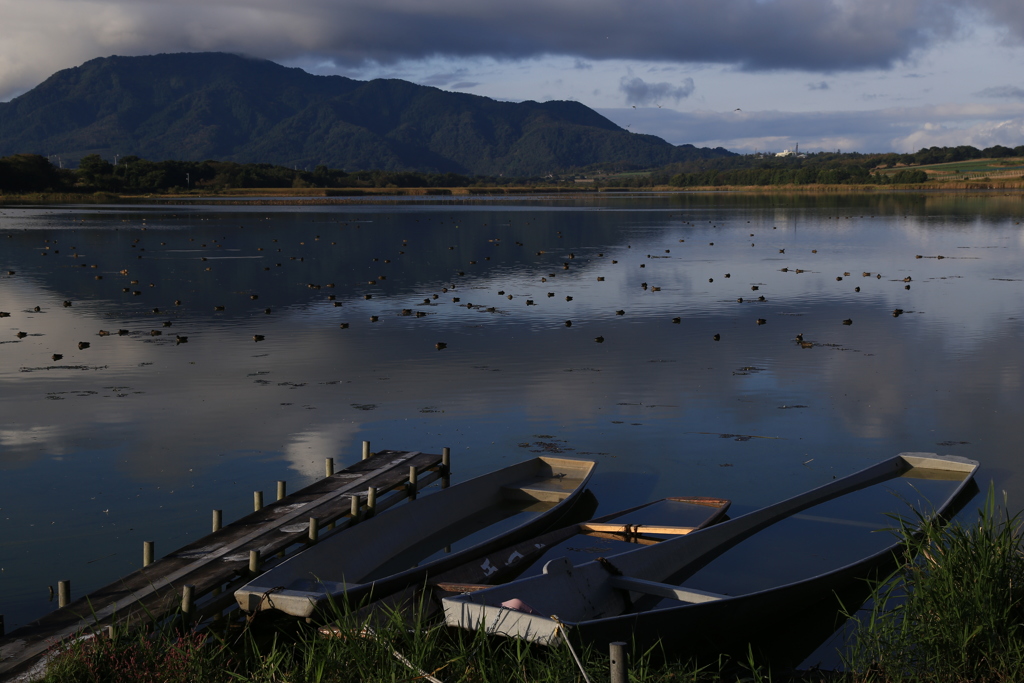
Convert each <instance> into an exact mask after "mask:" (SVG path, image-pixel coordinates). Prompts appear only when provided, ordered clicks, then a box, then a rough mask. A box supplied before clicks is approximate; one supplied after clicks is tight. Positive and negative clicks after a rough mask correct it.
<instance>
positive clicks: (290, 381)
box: [0, 194, 1024, 630]
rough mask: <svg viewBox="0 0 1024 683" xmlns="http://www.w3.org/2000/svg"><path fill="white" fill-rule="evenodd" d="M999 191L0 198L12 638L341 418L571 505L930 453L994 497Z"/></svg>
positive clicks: (349, 445)
mask: <svg viewBox="0 0 1024 683" xmlns="http://www.w3.org/2000/svg"><path fill="white" fill-rule="evenodd" d="M1022 214H1024V203H1022V198H1021V196H1019V195H1015V196H1004V195H1002V194H991V195H980V196H979V195H970V196H966V195H965V196H947V195H922V194H889V195H875V194H861V195H829V194H820V195H729V194H673V195H608V196H575V197H556V198H550V197H523V198H517V199H455V198H444V199H436V200H428V199H424V198H395V199H393V200H390V201H388V200H385V201H376V202H372V203H371V202H369V201H367V202H360V201H352V202H349V203H340V202H339V203H336V204H323V205H320V204H313V203H299V204H298V205H258V206H257V205H232V204H229V203H227V202H221V203H211V204H172V203H170V202H168V203H163V204H160V203H150V204H144V205H132V206H128V205H115V206H103V205H95V206H94V205H81V206H27V207H13V206H4V207H0V311H3V312H5V313H9V314H10V315H9V316H4V317H2V318H0V530H2V540H0V614H4V615H5V617H6V625H7V629H8V630H13V629H14V628H16V627H18V626H19V625H22V624H24V623H25V622H27V621H29V620H31V619H33V618H35V617H38V616H39V615H41V614H43V613H45V612H47V611H49V610H52V609H54V607H55V602H53V601H51V599H50V595H49V592H48V586H54V587H56V584H57V582H58V581H59V580H62V579H71V581H72V594H73V596H79V595H82V594H83V593H85V592H87V591H89V590H91V589H94V588H97V587H100V586H102V585H105V584H107V583H109V582H111V581H112V580H114V579H116V578H117V577H118V576H121V575H123V574H126V573H128V572H130V571H132V570H134V569H135V568H137V567H138V566H140V564H141V560H142V543H143V541H155V542H156V552H157V556H158V557H159V556H161V555H163V554H164V553H167V552H170V551H171V550H173V549H175V548H177V547H179V546H182V545H184V544H185V543H187V542H189V541H191V540H194V539H196V538H198V537H200V536H202V535H204V534H205V533H207V532H208V531H209V527H210V511H211V510H212V509H214V508H221V509H223V510H224V519H225V522H228V521H231V520H234V519H237V518H238V517H240V516H242V515H244V514H246V513H247V512H249V511H251V508H252V492H253V491H254V490H263V491H265V492H266V495H267V496H268V497H272V496H273V492H274V489H275V484H274V482H275V481H276V480H280V479H283V480H287V482H288V488H289V490H290V491H294V490H297V489H299V488H300V487H302V486H304V485H305V484H307V483H309V482H311V481H313V480H314V479H315V478H316V477H319V476H323V468H324V459H325V458H326V457H334V458H335V459H336V460H337V461H338V463H339V465H338V466H339V467H340V466H343V465H344V464H348V463H351V462H354V461H356V460H358V459H359V457H360V448H361V442H362V441H363V440H369V441H370V442H371V444H372V447H373V448H374V449H378V448H381V449H383V448H392V449H408V450H422V451H428V452H440V449H441V448H442V447H445V446H448V447H451V449H452V460H453V479H454V480H455V481H461V480H464V479H466V478H469V477H472V476H474V475H477V474H480V473H483V472H485V471H488V470H491V469H494V468H495V467H498V466H502V465H504V464H507V463H511V462H514V461H518V460H522V459H525V458H528V457H532V456H533V455H534V454H536V453H562V454H565V455H570V456H576V457H585V458H591V459H594V460H596V461H597V462H598V463H599V465H598V470H597V474H596V475H595V477H594V479H593V481H592V485H591V490H592V492H593V493H594V495H595V496H596V497H597V500H598V502H599V508H598V512H599V513H606V512H611V511H614V510H616V509H619V508H623V507H626V506H629V505H635V504H639V503H641V502H645V501H648V500H651V499H653V498H658V497H662V496H668V495H706V496H717V497H725V498H731V499H732V500H733V501H734V503H733V508H732V514H738V513H740V512H743V511H746V510H750V509H754V508H756V507H760V506H762V505H765V504H768V503H772V502H775V501H777V500H781V499H783V498H785V497H788V496H790V495H793V494H796V493H798V492H800V491H802V490H805V489H808V488H811V487H813V486H816V485H819V484H822V483H824V482H826V481H830V480H831V479H832V478H833V477H834V476H842V475H845V474H849V473H851V472H854V471H856V470H859V469H861V468H863V467H865V466H867V465H869V464H871V463H874V462H876V461H879V460H882V459H885V458H888V457H891V456H893V455H895V454H897V453H899V452H903V451H925V452H937V453H941V454H954V455H961V456H966V457H970V458H974V459H977V460H979V461H980V462H981V463H982V469H981V471H980V473H979V480H978V483H979V486H981V488H982V489H983V490H984V489H986V488H987V486H988V484H989V482H993V483H994V486H995V488H996V490H997V491H998V492H1002V491H1005V492H1006V494H1007V496H1008V500H1009V504H1010V507H1011V508H1012V509H1013V510H1014V511H1015V510H1017V509H1019V508H1020V507H1021V504H1020V500H1021V494H1022V493H1024V482H1022V479H1021V470H1022V467H1021V465H1020V464H1019V463H1018V462H1017V456H1018V454H1019V453H1020V452H1021V451H1022V445H1024V444H1022V442H1024V430H1021V429H1020V425H1021V423H1022V422H1024V386H1022V373H1024V344H1022V343H1021V338H1022V331H1024V322H1022V321H1024V282H1022V279H1024V268H1022V265H1021V264H1022V263H1024V233H1022V230H1021V226H1020V224H1019V221H1020V220H1021V216H1022ZM9 271H13V274H8V273H9ZM36 307H38V309H37V308H36ZM896 311H902V312H901V313H898V314H894V312H896ZM570 323H571V324H570ZM101 330H102V331H104V332H110V334H103V333H102V332H101ZM119 330H123V331H124V333H123V334H119V333H118V332H119ZM19 333H25V335H24V336H18V335H19ZM257 335H258V338H259V339H260V341H255V340H254V339H255V338H257V337H256V336H257ZM798 335H802V336H801V337H800V338H798ZM179 337H181V338H187V341H182V342H179V341H178V338H179ZM80 342H82V344H80ZM85 344H88V346H85ZM439 346H441V347H443V348H438V347H439ZM1000 495H1001V494H1000ZM269 499H270V498H268V500H269ZM979 502H980V497H979V499H976V500H975V501H974V502H973V504H974V505H975V508H976V505H977V503H979ZM975 508H971V509H969V510H967V511H965V513H964V514H967V515H969V516H970V515H973V509H975Z"/></svg>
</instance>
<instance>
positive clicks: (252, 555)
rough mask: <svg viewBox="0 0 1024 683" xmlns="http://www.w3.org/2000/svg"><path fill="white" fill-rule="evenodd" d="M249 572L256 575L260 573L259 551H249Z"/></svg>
mask: <svg viewBox="0 0 1024 683" xmlns="http://www.w3.org/2000/svg"><path fill="white" fill-rule="evenodd" d="M249 571H250V572H251V573H253V574H256V573H258V572H259V571H260V551H259V550H250V551H249Z"/></svg>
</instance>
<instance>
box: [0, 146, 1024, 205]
mask: <svg viewBox="0 0 1024 683" xmlns="http://www.w3.org/2000/svg"><path fill="white" fill-rule="evenodd" d="M1016 156H1022V157H1024V145H1021V146H1018V147H1015V148H1012V149H1011V148H1009V147H1004V146H1001V145H996V146H994V147H988V148H985V149H978V148H976V147H971V146H969V145H961V146H958V147H928V148H924V149H921V150H919V151H918V152H916V153H914V154H897V153H887V154H861V153H856V152H854V153H846V154H843V153H840V152H838V151H837V152H834V153H833V152H817V153H814V154H805V155H800V156H795V155H793V156H789V157H773V156H764V155H760V156H758V155H736V156H729V157H721V158H712V159H693V160H690V161H687V162H684V163H677V164H672V165H670V166H666V167H663V168H660V169H655V170H653V171H650V172H647V173H637V174H634V175H626V176H623V175H617V176H615V177H613V178H605V179H601V178H598V181H597V182H596V183H595V186H598V187H600V186H602V185H615V186H618V187H636V188H642V187H652V186H657V185H672V186H675V187H709V186H710V187H718V186H726V185H750V186H767V185H822V184H824V185H863V184H874V185H889V184H910V183H923V182H925V181H927V180H928V176H927V174H926V173H925V172H924V171H922V170H919V169H914V168H912V166H919V165H923V164H935V163H946V162H954V161H969V160H971V159H983V158H1006V157H1016ZM900 166H903V167H904V168H901V169H900V170H898V171H896V172H894V173H880V172H879V171H880V170H886V169H893V168H897V167H900ZM595 175H600V174H595ZM572 178H573V176H572V175H568V176H561V177H559V176H549V177H546V178H539V177H532V178H513V177H484V176H472V177H471V176H466V175H460V174H457V173H419V172H413V171H380V170H368V171H355V172H346V171H342V170H339V169H331V168H327V167H326V166H317V167H316V168H315V169H313V170H312V171H308V170H305V169H302V170H300V169H297V168H288V167H286V166H277V165H273V164H241V163H237V162H231V161H149V160H147V159H142V158H140V157H137V156H126V157H121V158H119V159H117V163H116V164H114V163H111V162H110V161H109V160H107V159H104V158H102V157H101V156H100V155H98V154H90V155H87V156H85V157H83V158H82V159H81V160H79V163H78V168H76V169H73V170H72V169H64V168H58V167H56V166H54V165H53V164H52V163H50V161H49V160H48V159H47V158H46V157H43V156H39V155H37V154H17V155H14V156H9V157H3V158H0V192H9V193H31V192H54V193H85V192H114V193H136V194H141V193H163V192H180V191H187V190H205V191H211V192H218V191H222V190H230V189H245V188H263V189H279V188H294V189H304V188H322V189H345V188H413V187H417V188H418V187H423V188H441V187H473V186H478V187H479V186H490V187H493V186H502V185H542V184H546V185H550V184H554V183H559V182H563V181H564V182H570V183H571V180H572Z"/></svg>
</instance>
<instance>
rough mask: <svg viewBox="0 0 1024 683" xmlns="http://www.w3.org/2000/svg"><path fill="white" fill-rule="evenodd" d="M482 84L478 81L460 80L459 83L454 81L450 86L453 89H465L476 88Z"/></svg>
mask: <svg viewBox="0 0 1024 683" xmlns="http://www.w3.org/2000/svg"><path fill="white" fill-rule="evenodd" d="M478 85H480V83H479V82H477V81H459V82H458V83H452V84H451V85H450V86H448V87H449V88H451V89H452V90H465V89H467V88H475V87H476V86H478Z"/></svg>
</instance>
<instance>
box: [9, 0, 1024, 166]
mask: <svg viewBox="0 0 1024 683" xmlns="http://www.w3.org/2000/svg"><path fill="white" fill-rule="evenodd" d="M0 17H3V21H2V22H0V101H7V100H10V99H11V98H13V97H15V96H17V95H18V94H21V93H23V92H25V91H27V90H29V89H31V88H32V87H34V86H36V85H38V84H39V83H41V82H42V81H43V80H45V79H46V78H47V77H48V76H50V75H51V74H53V73H54V72H56V71H59V70H60V69H65V68H69V67H73V66H78V65H79V64H81V63H83V62H85V61H87V60H89V59H92V58H95V57H106V56H110V55H115V54H116V55H126V56H132V55H145V54H156V53H161V52H196V51H225V52H233V53H238V54H245V55H249V56H253V57H262V58H266V59H270V60H273V61H275V62H278V63H280V64H284V65H287V66H297V67H301V68H303V69H305V70H307V71H309V72H311V73H315V74H339V75H344V76H348V77H350V78H356V79H360V80H369V79H372V78H401V79H405V80H409V81H413V82H415V83H420V84H424V85H431V86H435V87H438V88H441V89H444V90H451V91H457V92H466V93H472V94H477V95H484V96H487V97H492V98H496V99H502V100H510V101H522V100H536V101H547V100H576V101H579V102H582V103H583V104H585V105H587V106H589V107H592V108H594V109H596V110H597V111H599V112H600V113H602V114H603V115H605V116H607V117H608V118H609V119H611V120H612V121H614V122H615V123H617V124H619V125H621V126H623V127H624V128H627V129H628V130H630V131H633V132H637V133H649V134H653V135H657V136H659V137H662V138H664V139H666V140H668V141H669V142H672V143H673V144H683V143H690V144H694V145H697V146H700V147H703V146H710V147H715V146H722V147H725V148H727V149H731V150H734V151H738V152H752V151H781V150H783V149H793V148H794V147H795V146H796V145H799V146H800V150H801V151H818V150H836V149H839V150H842V151H860V152H887V151H896V152H911V151H916V150H918V149H920V148H922V147H928V146H931V145H939V146H952V145H961V144H967V145H974V146H976V147H979V148H983V147H988V146H991V145H995V144H1001V145H1006V146H1008V147H1015V146H1017V145H1020V144H1024V68H1022V67H1024V2H1021V0H587V1H586V2H584V1H583V0H515V1H514V2H512V1H510V0H485V1H484V2H481V1H480V0H431V1H430V2H423V0H290V1H289V2H288V3H282V2H280V1H279V0H32V1H31V2H26V1H25V0H0Z"/></svg>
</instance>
